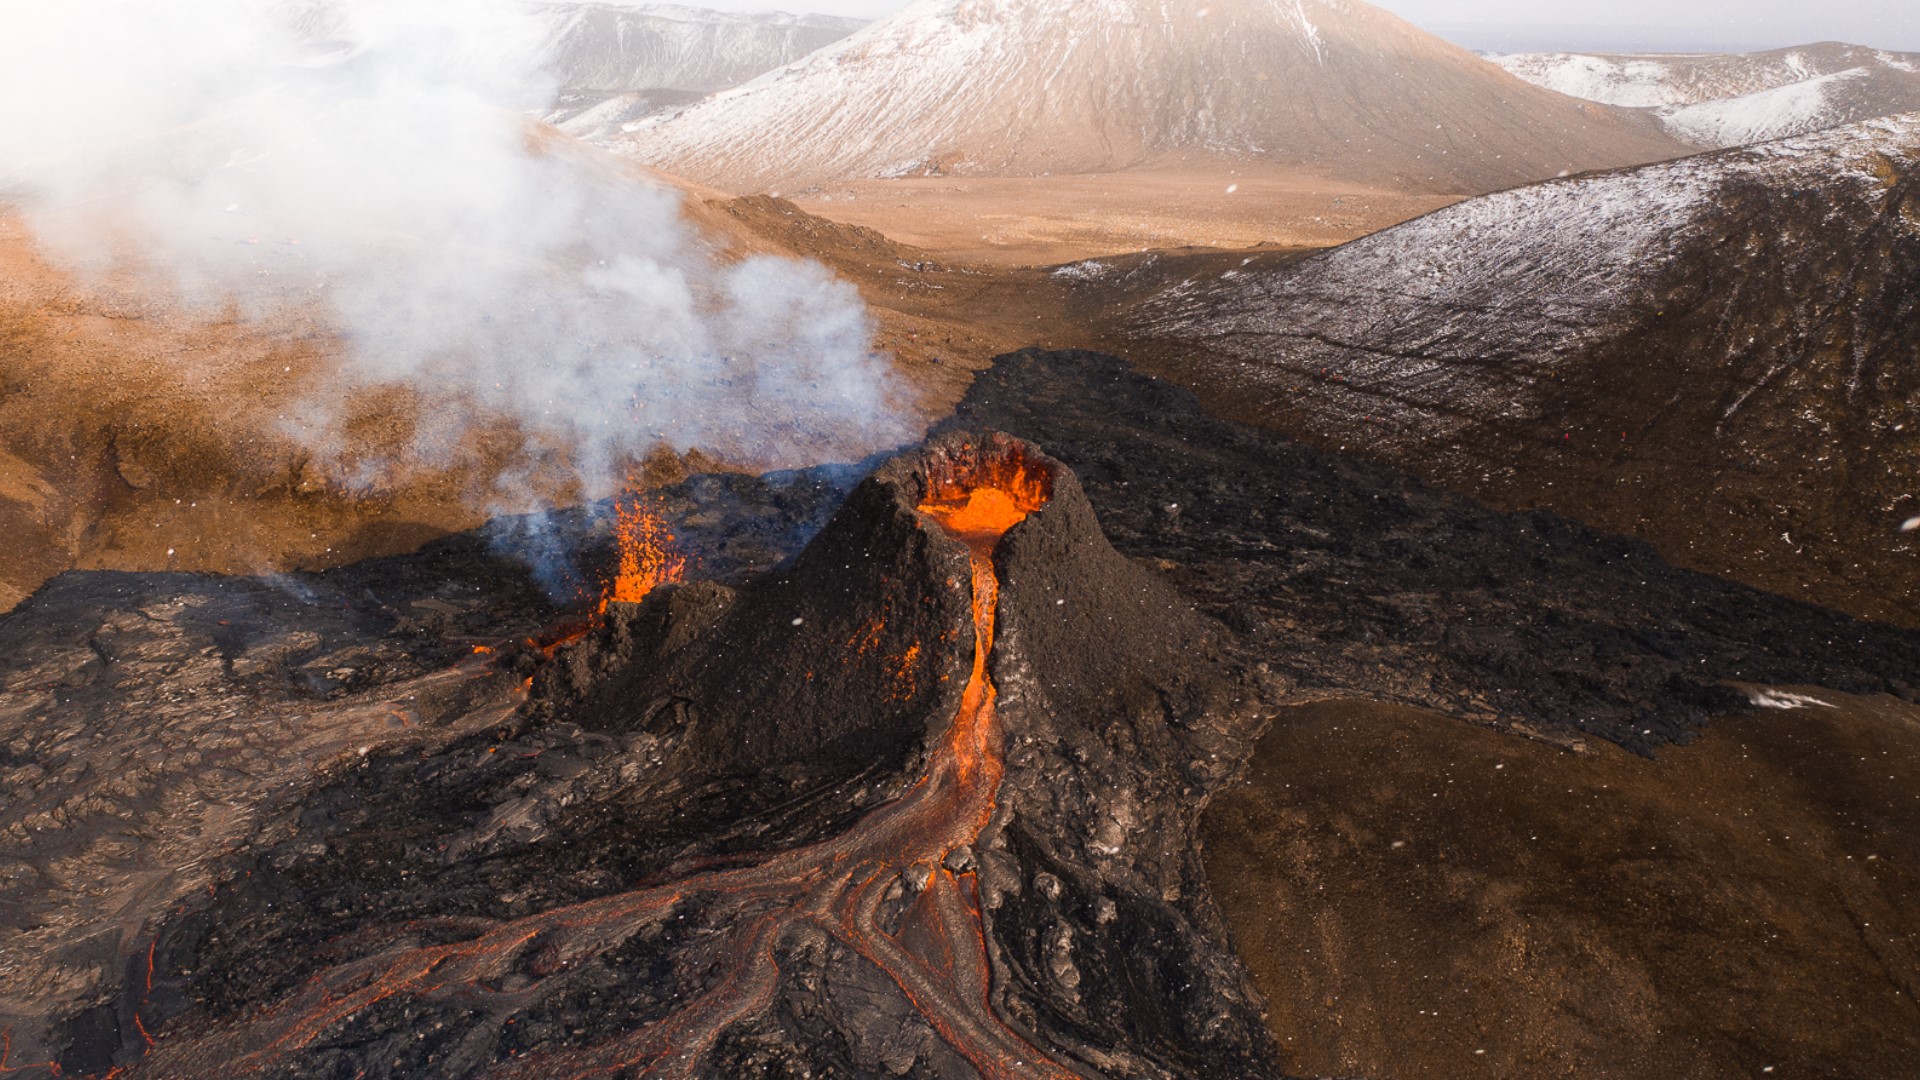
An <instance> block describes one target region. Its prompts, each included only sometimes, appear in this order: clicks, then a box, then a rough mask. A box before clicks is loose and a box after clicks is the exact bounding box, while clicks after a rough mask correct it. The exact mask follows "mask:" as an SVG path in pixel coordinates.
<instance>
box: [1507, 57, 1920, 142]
mask: <svg viewBox="0 0 1920 1080" xmlns="http://www.w3.org/2000/svg"><path fill="white" fill-rule="evenodd" d="M1491 59H1492V60H1494V62H1496V63H1498V64H1499V65H1500V66H1501V67H1504V68H1506V69H1507V70H1508V71H1511V72H1513V73H1514V74H1515V75H1518V76H1519V77H1520V78H1523V79H1525V80H1527V81H1528V82H1531V83H1534V84H1536V85H1538V86H1543V87H1546V88H1547V89H1549V90H1557V91H1559V92H1560V93H1562V94H1567V95H1570V96H1572V97H1578V98H1585V99H1587V100H1589V101H1597V102H1601V103H1604V104H1608V105H1620V106H1625V107H1629V108H1644V109H1651V110H1653V111H1654V112H1655V113H1656V115H1658V116H1659V117H1660V119H1661V120H1662V122H1663V123H1665V124H1666V126H1667V128H1668V130H1669V131H1671V132H1672V133H1673V134H1674V135H1675V136H1676V137H1678V138H1680V139H1682V140H1684V141H1686V142H1688V143H1690V144H1692V145H1694V146H1698V147H1702V148H1705V149H1721V148H1724V147H1732V146H1744V145H1746V144H1748V143H1753V142H1761V141H1764V140H1767V139H1778V138H1785V137H1788V136H1792V135H1804V134H1807V133H1808V132H1813V131H1820V130H1824V129H1826V128H1831V127H1839V126H1842V125H1845V124H1851V123H1854V122H1856V121H1860V120H1867V119H1871V118H1873V117H1876V116H1892V115H1896V114H1899V113H1905V112H1911V111H1913V110H1916V109H1920V54H1916V53H1891V52H1884V51H1881V50H1878V49H1868V48H1863V47H1861V46H1858V45H1841V44H1836V43H1832V42H1827V43H1822V44H1819V45H1808V46H1803V47H1800V48H1794V49H1777V50H1774V51H1772V52H1763V53H1733V54H1698V55H1694V54H1688V55H1648V56H1603V55H1595V54H1588V53H1514V54H1510V55H1505V56H1494V57H1491Z"/></svg>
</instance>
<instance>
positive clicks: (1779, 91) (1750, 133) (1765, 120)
mask: <svg viewBox="0 0 1920 1080" xmlns="http://www.w3.org/2000/svg"><path fill="white" fill-rule="evenodd" d="M1868 74H1869V72H1868V71H1867V69H1865V68H1854V69H1852V70H1850V71H1842V72H1839V73H1837V74H1833V75H1822V76H1819V77H1817V78H1812V79H1808V80H1806V81H1805V82H1798V83H1790V84H1788V85H1786V86H1782V87H1777V88H1775V89H1772V90H1762V91H1760V92H1758V93H1754V94H1746V95H1743V96H1741V97H1736V98H1728V99H1726V100H1725V101H1708V102H1703V103H1701V104H1699V105H1684V106H1680V107H1677V108H1670V109H1662V110H1660V119H1661V121H1662V122H1663V123H1665V124H1666V125H1667V127H1668V129H1669V130H1671V131H1672V132H1673V133H1674V134H1675V135H1678V136H1680V137H1681V138H1682V139H1685V140H1686V141H1688V142H1690V143H1694V144H1696V145H1699V146H1715V147H1720V146H1742V145H1745V144H1747V143H1754V142H1764V141H1766V140H1768V139H1777V138H1783V137H1785V136H1789V135H1796V134H1799V133H1801V132H1804V131H1811V130H1817V129H1819V128H1821V127H1825V126H1827V125H1828V124H1829V123H1830V122H1831V121H1830V120H1829V118H1830V117H1832V116H1834V114H1835V106H1834V102H1833V94H1834V91H1836V90H1838V89H1840V88H1841V87H1842V86H1843V85H1844V84H1846V83H1850V82H1857V81H1859V80H1861V79H1865V78H1866V77H1867V76H1868Z"/></svg>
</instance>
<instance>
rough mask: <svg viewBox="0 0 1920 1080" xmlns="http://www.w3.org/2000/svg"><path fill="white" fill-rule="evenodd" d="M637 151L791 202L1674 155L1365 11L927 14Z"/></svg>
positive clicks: (911, 14) (1596, 109)
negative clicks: (927, 185)
mask: <svg viewBox="0 0 1920 1080" xmlns="http://www.w3.org/2000/svg"><path fill="white" fill-rule="evenodd" d="M624 145H625V148H626V150H627V152H629V153H630V154H632V155H633V156H634V157H636V158H638V159H639V160H641V161H644V162H646V163H648V164H651V165H655V166H658V167H660V168H662V169H664V170H666V171H669V172H674V173H678V174H681V175H685V176H689V177H692V178H694V179H696V180H699V181H701V182H703V183H709V184H713V185H715V186H719V187H723V188H729V189H733V190H746V191H752V190H778V191H788V192H791V191H797V190H802V189H805V188H808V187H811V186H816V185H820V184H825V183H829V182H833V181H837V180H845V179H854V178H866V177H886V176H905V175H930V174H966V175H1027V176H1032V175H1041V174H1046V173H1061V172H1107V171H1113V170H1119V169H1125V168H1129V167H1133V166H1138V165H1142V164H1146V163H1154V162H1164V161H1168V160H1173V159H1183V158H1193V157H1208V158H1219V157H1227V158H1233V159H1240V160H1246V159H1259V160H1264V161H1269V162H1274V163H1278V164H1286V165H1298V166H1306V167H1309V168H1314V169H1318V170H1321V171H1323V172H1325V173H1329V174H1336V175H1340V176H1342V177H1348V178H1364V179H1367V180H1374V181H1380V182H1390V183H1395V184H1398V185H1402V186H1405V187H1411V188H1415V189H1419V190H1424V191H1435V192H1449V193H1464V192H1480V191H1487V190H1492V189H1495V188H1498V187H1503V186H1507V185H1510V184H1513V183H1518V182H1522V181H1526V180H1533V179H1539V178H1542V177H1548V176H1554V175H1557V174H1560V173H1562V172H1563V171H1567V170H1580V169H1588V168H1594V167H1601V166H1615V165H1620V164H1623V163H1627V162H1642V161H1649V160H1655V159H1660V158H1663V157H1671V156H1673V155H1674V154H1675V153H1677V152H1678V149H1677V147H1676V145H1675V144H1674V143H1673V142H1672V141H1671V140H1669V139H1668V138H1667V137H1666V136H1665V135H1664V134H1663V133H1661V132H1660V131H1659V129H1658V125H1657V124H1655V123H1652V122H1651V121H1649V120H1648V118H1645V117H1643V116H1639V115H1636V114H1633V113H1630V112H1624V111H1620V110H1615V109H1612V108H1610V107H1606V106H1600V105H1594V104H1589V103H1583V102H1577V101H1572V100H1569V99H1567V98H1566V97H1564V96H1562V95H1558V94H1554V93H1551V92H1548V91H1544V90H1541V89H1539V88H1537V87H1533V86H1529V85H1527V84H1525V83H1524V82H1522V81H1520V80H1518V79H1516V78H1513V77H1512V76H1509V75H1507V74H1506V73H1505V72H1503V71H1501V70H1500V69H1499V68H1497V67H1496V66H1494V65H1492V64H1490V63H1487V62H1486V61H1484V60H1481V59H1479V58H1477V57H1475V56H1472V55H1471V54H1469V53H1466V52H1464V51H1461V50H1459V49H1457V48H1454V47H1453V46H1451V45H1448V44H1446V43H1445V42H1442V41H1440V40H1439V39H1437V38H1435V37H1433V36H1431V35H1428V34H1426V33H1423V32H1421V31H1419V30H1417V29H1415V28H1413V27H1412V26H1409V25H1408V24H1406V23H1405V22H1402V21H1401V20H1399V19H1397V18H1394V17H1393V16H1391V15H1389V14H1387V13H1386V12H1383V11H1381V10H1379V9H1377V8H1374V7H1372V6H1370V5H1367V4H1364V3H1359V2H1357V0H1213V2H1211V3H1206V4H1199V3H1195V4H1186V3H1182V4H1168V3H1165V2H1164V0H918V2H916V3H914V4H912V5H911V6H909V7H908V8H906V9H905V10H903V11H901V12H899V13H898V14H896V15H894V16H892V17H890V18H887V19H884V20H882V21H880V22H878V23H875V24H873V25H871V26H869V27H867V28H866V29H864V30H862V31H861V32H859V33H857V34H855V35H853V36H852V37H849V38H847V39H845V40H843V41H840V42H838V43H836V44H834V45H832V46H829V47H828V48H826V49H823V50H821V51H820V52H818V53H815V54H813V55H812V56H809V57H807V58H805V59H803V60H800V61H798V62H796V63H794V64H791V65H789V66H787V67H785V68H782V69H780V70H778V71H774V72H770V73H768V74H767V75H765V76H762V77H761V78H759V79H757V80H755V81H754V82H752V83H749V84H747V85H745V86H742V87H738V88H736V89H734V90H730V91H726V92H723V93H720V94H717V95H715V96H714V97H713V98H711V99H709V100H707V101H704V102H702V103H700V104H699V105H697V106H694V107H692V108H689V109H687V110H685V111H684V112H681V113H679V114H677V115H673V116H669V117H661V118H656V119H654V120H650V121H646V122H643V123H641V124H638V125H635V126H634V127H633V128H632V129H631V130H630V131H629V133H628V135H627V137H626V140H625V143H624Z"/></svg>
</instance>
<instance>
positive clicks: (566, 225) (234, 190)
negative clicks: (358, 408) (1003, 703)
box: [0, 0, 906, 500]
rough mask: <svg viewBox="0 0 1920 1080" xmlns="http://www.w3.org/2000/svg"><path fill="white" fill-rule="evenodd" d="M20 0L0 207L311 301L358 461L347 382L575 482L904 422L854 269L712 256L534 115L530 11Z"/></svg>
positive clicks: (398, 2)
mask: <svg viewBox="0 0 1920 1080" xmlns="http://www.w3.org/2000/svg"><path fill="white" fill-rule="evenodd" d="M11 7H12V10H11V11H10V12H9V13H8V14H7V15H6V16H5V17H4V25H0V197H11V198H14V199H16V200H18V201H19V202H20V204H21V205H22V207H23V212H24V214H25V216H26V218H27V220H28V222H29V225H30V226H31V227H32V228H33V230H34V233H35V235H36V237H38V238H39V240H40V242H41V243H42V245H43V247H44V249H45V250H46V253H47V254H48V255H49V257H51V258H53V259H54V260H55V261H56V262H58V263H59V264H61V265H63V266H65V267H67V268H69V269H72V270H75V271H78V272H80V273H82V274H83V275H86V274H94V273H98V272H101V271H106V270H110V269H111V270H115V271H117V272H122V273H126V272H132V271H137V272H138V273H139V274H141V275H142V279H141V280H143V281H144V280H148V279H149V278H150V280H151V282H152V284H153V287H155V288H157V289H164V290H166V291H167V294H168V295H169V296H171V297H173V298H175V299H177V300H180V301H184V302H187V303H190V304H193V305H196V306H199V307H204V308H206V309H208V310H209V311H227V310H236V309H237V310H238V311H239V312H240V313H242V314H243V315H245V316H247V317H250V318H254V319H259V320H263V321H264V320H271V319H276V318H287V317H291V316H290V313H299V312H314V311H318V312H320V313H321V314H320V315H319V317H318V321H319V322H320V323H321V324H322V325H324V326H325V327H327V328H328V329H329V330H330V331H331V332H332V333H333V334H335V335H337V337H338V338H339V340H340V341H341V343H342V345H343V346H344V348H343V350H342V351H343V358H342V362H341V363H342V370H341V371H340V372H339V378H338V380H337V382H336V384H335V385H334V386H333V387H332V388H331V389H330V390H329V392H328V393H327V394H326V395H324V398H316V399H315V400H313V401H312V402H310V403H309V408H307V409H306V410H305V411H304V414H303V415H302V416H300V417H299V418H298V423H297V429H298V431H297V433H298V435H299V437H300V438H302V439H303V440H304V441H305V442H306V443H307V444H308V445H309V446H311V447H312V448H313V449H314V450H315V451H316V452H317V453H319V454H320V455H322V456H323V457H327V458H331V459H338V458H339V457H340V456H341V455H350V453H351V451H352V447H351V446H349V445H347V440H346V439H345V437H344V435H343V434H342V432H343V430H344V428H343V421H344V416H343V415H342V410H343V406H342V404H341V403H342V402H343V401H344V400H345V399H346V396H347V394H348V393H349V392H350V391H351V390H353V389H355V388H365V387H370V386H379V385H382V384H391V383H402V384H406V385H408V386H410V387H413V388H415V389H416V390H419V391H420V392H422V393H423V394H425V395H427V396H428V398H429V399H430V400H431V401H434V402H436V403H438V404H437V407H432V408H427V409H424V410H422V415H423V416H424V417H426V418H428V419H427V420H426V422H424V423H423V424H422V425H421V426H420V428H419V429H418V431H417V432H416V435H415V438H414V446H413V454H414V456H415V457H416V458H417V460H418V461H419V462H422V463H426V464H429V465H431V464H436V463H438V464H444V463H448V462H450V461H452V460H455V459H457V458H458V457H459V456H460V455H461V454H462V453H463V452H465V451H464V450H463V445H464V442H463V441H464V440H467V439H468V436H469V435H470V433H471V429H472V422H473V421H474V420H475V419H476V418H490V419H498V418H501V417H504V418H508V419H511V420H512V421H514V422H515V423H516V424H517V425H518V427H519V429H520V431H521V432H522V433H524V434H525V436H526V437H527V440H528V442H529V444H530V445H534V446H539V447H545V448H549V449H551V450H553V451H555V452H557V453H558V454H559V455H560V456H561V457H562V458H564V459H565V460H566V461H567V463H568V465H567V467H568V468H570V469H573V470H575V471H576V475H577V476H578V478H579V479H580V480H582V481H583V482H584V485H585V487H586V489H587V490H595V489H598V490H605V487H606V485H607V484H608V483H609V482H610V481H614V480H617V479H618V477H617V476H615V475H613V472H614V470H616V469H617V468H618V467H619V464H620V462H622V461H624V460H626V457H625V456H624V455H631V454H635V453H639V452H644V451H646V450H648V449H650V448H651V447H653V446H657V445H660V444H662V443H664V444H667V445H670V446H672V447H674V448H676V449H686V448H690V447H700V448H703V449H707V450H710V451H714V452H718V453H720V454H722V455H727V456H731V457H734V458H736V459H738V460H743V461H751V462H761V463H770V462H776V461H794V460H799V459H802V458H805V457H806V456H807V455H809V454H810V453H817V452H819V450H820V448H821V447H822V446H823V445H831V446H832V447H834V448H835V450H836V451H838V452H849V451H851V452H855V453H859V452H865V451H866V450H871V449H876V448H880V447H883V446H887V445H892V444H893V443H895V442H897V441H898V440H899V439H900V438H901V437H902V436H904V435H905V434H906V432H905V425H904V423H903V421H902V419H901V417H900V416H899V414H898V413H897V412H896V411H895V410H894V409H893V408H892V400H893V396H894V395H893V390H892V387H891V384H890V376H889V368H888V365H887V364H886V363H885V361H884V360H883V359H882V358H879V357H876V356H874V355H873V354H872V352H871V349H870V342H871V330H870V326H869V324H868V321H867V318H866V314H865V309H864V308H863V306H862V305H861V303H860V301H859V298H858V296H857V295H856V293H855V292H854V290H853V289H852V288H851V287H850V286H848V285H846V284H845V283H843V282H839V281H837V280H835V279H834V278H833V277H832V276H831V275H830V274H828V272H827V271H826V270H825V269H823V268H822V267H820V266H818V265H816V264H811V263H803V262H798V261H794V260H786V259H773V258H748V259H745V260H744V261H729V260H726V259H722V258H718V257H716V255H715V253H713V252H711V251H709V250H708V248H707V246H706V244H705V242H704V241H702V240H701V239H700V238H698V237H696V236H695V235H693V233H692V231H691V230H690V228H689V226H688V225H687V224H686V223H685V222H684V221H683V219H682V218H681V217H680V216H679V213H678V208H679V200H678V196H677V194H676V193H674V192H673V191H671V190H670V189H668V188H665V187H664V186H661V185H659V184H657V183H653V182H649V181H647V180H646V179H644V178H643V177H641V176H639V175H637V174H636V173H634V172H633V171H631V170H629V169H627V168H626V167H625V166H623V165H621V164H620V163H618V162H616V161H613V160H612V159H608V158H604V157H601V156H599V155H598V154H597V152H594V151H590V150H587V149H585V148H583V147H579V146H577V145H572V144H568V143H566V142H565V141H564V140H560V139H557V138H552V137H550V136H548V135H544V134H542V132H541V131H540V130H538V129H537V128H536V126H535V125H533V124H531V123H530V122H529V121H528V120H527V119H526V118H525V116H526V114H527V113H528V112H530V111H537V110H540V109H543V108H544V107H545V106H547V105H548V104H549V103H550V102H551V101H552V99H553V97H554V94H555V89H556V88H555V87H554V86H553V85H552V83H551V81H550V80H549V79H548V78H547V77H546V76H545V75H544V74H543V63H544V60H545V57H544V55H543V53H544V50H545V45H546V41H547V34H548V29H547V26H548V24H547V21H546V19H545V18H543V17H542V15H541V14H540V12H539V11H538V10H537V9H535V8H533V7H531V6H529V5H527V4H523V3H515V2H512V0H326V2H318V0H307V2H298V3H296V2H275V0H178V2H174V3H153V2H152V0H58V2H55V0H45V2H35V3H32V4H27V3H16V4H14V5H11ZM187 363H190V361H187ZM290 419H291V418H290ZM514 484H515V479H514V478H513V477H511V476H506V477H500V478H498V479H497V480H496V482H495V490H494V491H491V492H488V493H486V496H487V497H488V498H491V499H496V500H498V499H501V498H503V497H505V496H506V495H508V494H509V493H510V489H511V488H512V487H513V486H514Z"/></svg>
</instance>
